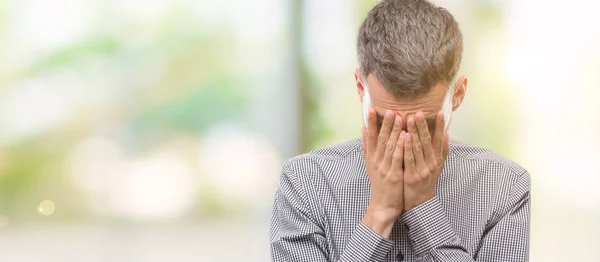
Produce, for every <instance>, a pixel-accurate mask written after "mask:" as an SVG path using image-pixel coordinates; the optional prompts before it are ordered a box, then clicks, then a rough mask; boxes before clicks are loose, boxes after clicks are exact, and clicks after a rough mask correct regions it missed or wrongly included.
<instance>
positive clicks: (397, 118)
mask: <svg viewBox="0 0 600 262" xmlns="http://www.w3.org/2000/svg"><path fill="white" fill-rule="evenodd" d="M394 123H395V124H396V125H398V124H400V117H399V116H396V120H394Z"/></svg>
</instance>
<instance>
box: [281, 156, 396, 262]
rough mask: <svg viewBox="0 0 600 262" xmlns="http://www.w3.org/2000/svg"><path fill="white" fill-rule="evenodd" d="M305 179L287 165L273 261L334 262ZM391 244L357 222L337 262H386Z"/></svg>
mask: <svg viewBox="0 0 600 262" xmlns="http://www.w3.org/2000/svg"><path fill="white" fill-rule="evenodd" d="M302 182H303V181H302V178H301V177H299V176H297V175H294V174H293V173H292V172H291V170H290V169H289V167H287V165H286V166H284V168H283V172H282V174H281V177H280V181H279V188H278V189H277V193H276V195H275V206H274V209H273V216H272V218H271V259H272V260H273V261H286V262H287V261H311V262H320V261H332V254H330V253H329V249H328V241H327V236H326V234H325V231H324V229H323V228H322V226H321V225H322V223H320V221H319V218H318V216H317V215H316V214H318V213H317V212H318V210H317V203H316V202H315V200H312V199H314V196H311V195H310V194H307V190H306V189H305V186H304V185H303V183H302ZM391 248H392V242H391V241H390V240H388V239H385V238H382V237H380V236H379V235H377V234H376V233H374V232H373V231H372V230H370V229H369V228H368V227H367V226H365V225H364V224H363V223H358V224H357V226H356V228H355V229H354V231H353V233H352V236H351V239H350V241H349V242H348V244H347V245H346V247H345V248H344V251H343V253H342V255H341V257H340V259H339V260H338V261H383V259H384V258H385V256H386V255H387V254H388V253H389V251H390V250H391Z"/></svg>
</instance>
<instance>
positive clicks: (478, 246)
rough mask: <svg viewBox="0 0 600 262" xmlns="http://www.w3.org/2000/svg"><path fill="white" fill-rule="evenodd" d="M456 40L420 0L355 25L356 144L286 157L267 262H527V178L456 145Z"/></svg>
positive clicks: (455, 32)
mask: <svg viewBox="0 0 600 262" xmlns="http://www.w3.org/2000/svg"><path fill="white" fill-rule="evenodd" d="M461 56H462V36H461V32H460V30H459V27H458V24H457V23H456V21H455V20H454V18H453V17H452V15H451V14H450V13H448V11H446V10H445V9H443V8H439V7H436V6H434V5H433V4H431V3H429V2H427V1H426V0H386V1H383V2H381V3H379V4H378V5H377V6H375V7H374V8H373V9H372V10H371V11H370V12H369V14H368V16H367V18H366V20H365V21H364V22H363V24H362V26H361V27H360V30H359V36H358V60H359V67H360V69H357V70H356V72H355V78H356V86H357V89H358V93H359V97H360V98H361V101H362V103H363V105H364V106H365V126H366V127H363V129H362V140H361V139H356V140H352V141H349V142H346V143H343V144H339V145H335V146H332V147H329V148H325V149H320V150H316V151H313V152H310V153H308V154H304V155H300V156H297V157H294V158H292V159H290V160H288V161H286V162H285V164H284V167H283V172H282V174H281V177H280V182H279V188H278V190H277V193H276V197H275V205H274V210H273V217H272V220H271V253H272V259H273V260H274V261H527V260H528V256H529V251H528V250H529V217H530V199H529V188H530V176H529V174H528V173H527V171H526V170H524V169H523V168H521V167H520V166H518V165H517V164H514V163H513V162H511V161H510V160H508V159H506V158H504V157H502V156H500V155H498V154H496V153H494V152H492V151H490V150H487V149H482V148H478V147H474V146H471V145H468V144H465V143H462V142H459V141H455V140H451V139H449V138H448V135H447V133H446V129H447V125H448V123H449V120H450V115H451V114H452V112H453V111H455V110H456V109H458V107H459V106H460V105H461V102H462V101H463V98H464V96H465V93H466V91H467V79H466V78H465V77H464V76H460V77H457V75H458V73H457V72H458V69H459V67H460V61H461Z"/></svg>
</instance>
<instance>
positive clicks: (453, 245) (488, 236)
mask: <svg viewBox="0 0 600 262" xmlns="http://www.w3.org/2000/svg"><path fill="white" fill-rule="evenodd" d="M529 188H530V178H529V174H528V173H524V174H523V175H521V177H519V178H518V180H517V181H516V183H515V184H514V185H513V186H512V189H511V194H510V196H508V199H507V200H506V203H507V208H505V210H506V212H505V213H504V214H503V216H502V217H501V218H500V219H499V220H497V222H496V223H495V224H494V225H491V226H490V227H489V229H488V230H486V232H485V233H484V235H483V237H482V239H481V242H480V246H479V251H478V252H477V254H476V255H475V258H473V257H472V256H471V255H469V254H468V253H467V251H466V249H465V248H464V246H462V244H461V240H460V237H459V236H458V235H457V234H456V233H455V232H454V230H453V229H452V226H451V225H450V223H449V221H448V218H447V217H446V213H445V211H444V209H443V208H442V206H441V204H440V202H439V199H438V198H437V197H434V198H433V199H431V200H429V201H427V202H425V203H423V204H421V205H419V206H417V207H415V208H414V209H412V210H410V211H409V212H407V213H406V214H404V219H405V222H406V225H407V226H408V235H409V239H410V241H411V242H412V245H413V247H414V249H415V253H416V255H417V257H418V259H419V261H465V262H466V261H528V260H529V217H530V199H529Z"/></svg>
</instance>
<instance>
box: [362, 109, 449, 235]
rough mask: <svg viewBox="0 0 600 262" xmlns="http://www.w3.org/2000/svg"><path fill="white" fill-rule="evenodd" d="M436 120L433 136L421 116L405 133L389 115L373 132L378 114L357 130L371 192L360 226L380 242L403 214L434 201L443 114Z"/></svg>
mask: <svg viewBox="0 0 600 262" xmlns="http://www.w3.org/2000/svg"><path fill="white" fill-rule="evenodd" d="M435 121H436V125H435V131H434V135H433V137H432V136H431V135H430V132H429V128H428V125H427V121H426V119H425V116H424V114H423V112H418V113H417V114H415V115H414V116H409V118H408V121H407V124H406V126H407V129H408V132H405V131H404V130H402V128H403V119H402V117H400V116H399V115H396V114H394V113H393V112H391V111H389V110H388V111H386V114H385V117H384V120H383V123H382V125H381V129H380V130H378V129H379V127H378V126H377V125H376V123H377V113H376V112H375V110H374V109H369V111H368V123H369V125H368V126H369V127H368V128H366V127H363V129H362V137H363V141H362V143H363V154H364V156H365V162H366V168H367V174H368V175H369V180H370V182H371V193H370V201H369V206H368V208H367V212H366V213H365V215H364V217H363V220H362V222H363V223H364V224H365V225H366V226H367V227H369V228H370V229H371V230H373V231H374V232H375V233H377V234H378V235H380V236H382V237H384V238H388V237H389V236H390V234H391V230H392V227H393V225H394V222H395V221H396V219H397V218H398V216H400V214H401V213H402V212H404V211H408V210H410V209H412V208H414V207H415V206H417V205H419V204H421V203H423V202H425V201H427V200H429V199H431V198H433V197H434V196H435V187H436V184H437V180H438V178H439V176H440V174H441V172H442V169H443V165H444V160H445V159H446V156H447V155H448V151H449V141H448V134H447V133H446V132H445V130H444V124H443V123H444V114H443V112H442V111H440V112H438V113H437V114H436V118H435Z"/></svg>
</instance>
